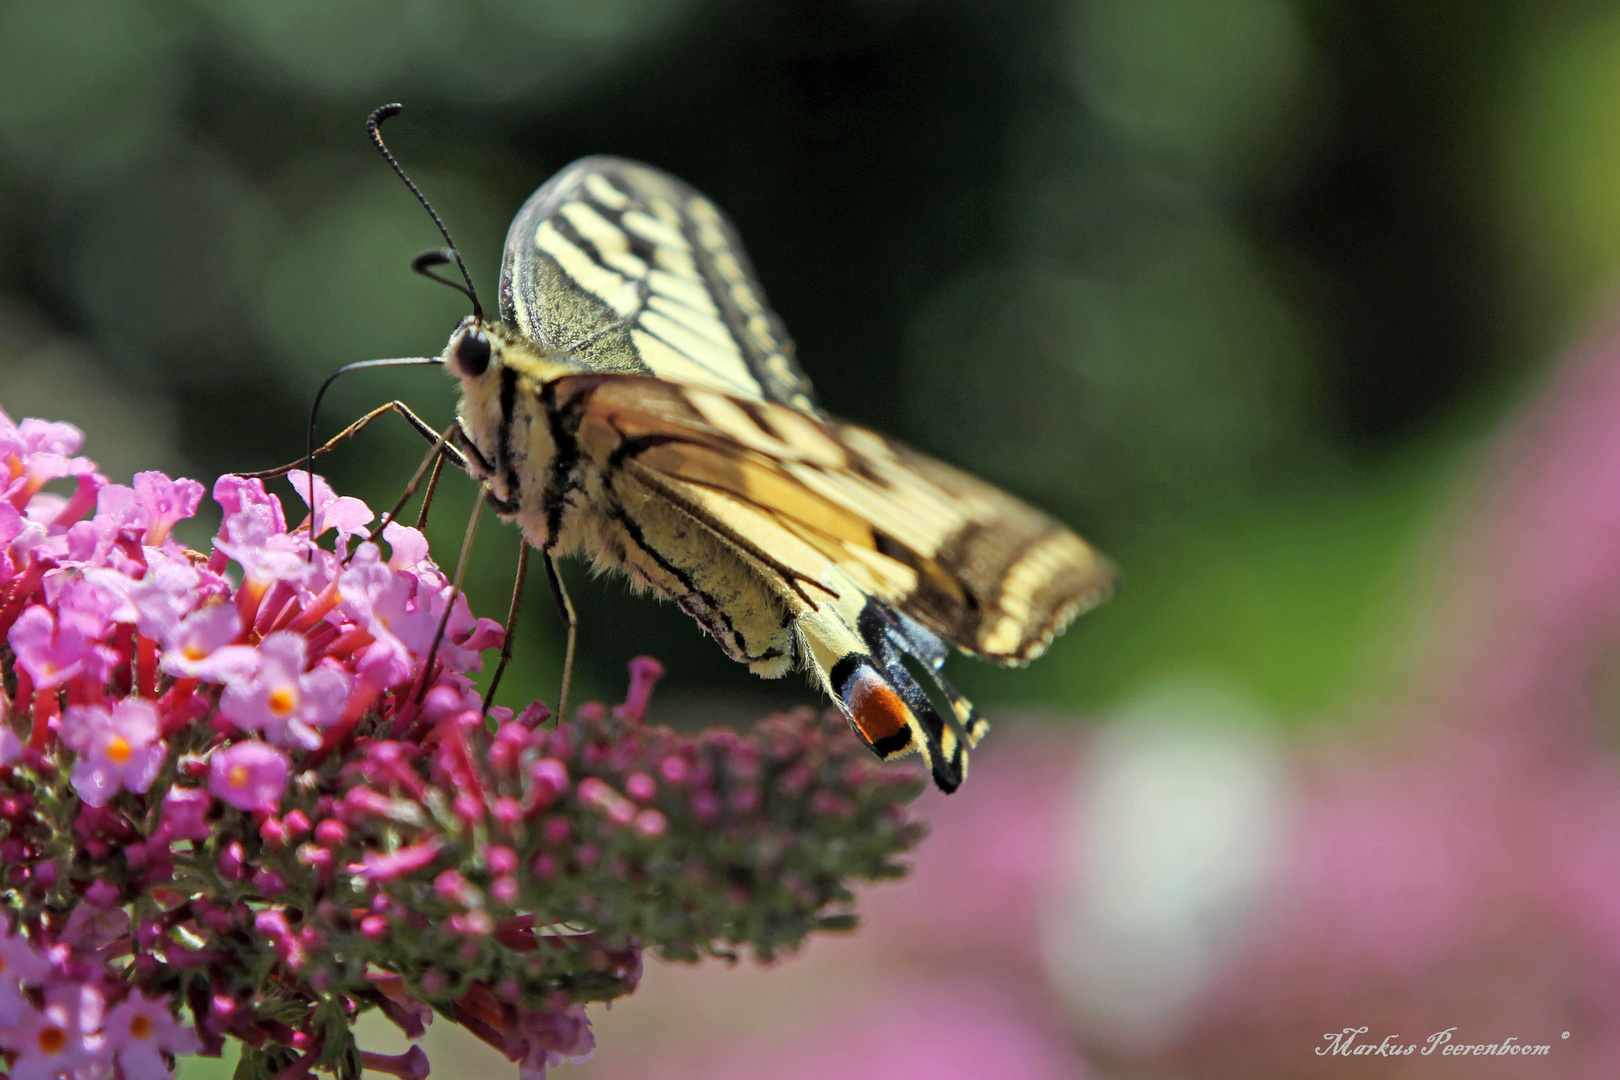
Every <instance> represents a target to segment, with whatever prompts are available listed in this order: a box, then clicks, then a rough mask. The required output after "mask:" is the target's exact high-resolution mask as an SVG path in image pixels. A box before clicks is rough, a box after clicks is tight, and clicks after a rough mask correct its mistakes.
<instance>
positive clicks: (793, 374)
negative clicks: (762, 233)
mask: <svg viewBox="0 0 1620 1080" xmlns="http://www.w3.org/2000/svg"><path fill="white" fill-rule="evenodd" d="M500 304H501V317H502V319H503V320H504V321H505V322H506V323H507V324H508V325H509V326H511V327H513V328H514V329H516V330H517V331H518V332H519V333H521V334H522V335H523V336H525V337H526V338H528V339H529V340H530V341H531V342H532V343H534V344H535V345H536V346H538V347H539V349H540V350H541V351H542V352H543V353H546V354H548V355H553V356H557V357H560V358H562V359H565V360H566V361H568V362H569V363H572V364H575V365H577V366H578V367H580V368H582V369H584V370H588V371H601V372H619V373H624V374H641V375H653V376H656V377H657V378H660V379H667V380H669V381H672V382H678V383H683V384H686V385H691V386H705V387H709V388H712V389H715V390H719V391H722V392H724V393H727V394H731V395H734V396H737V397H742V398H759V399H763V400H769V401H776V402H780V403H782V404H785V405H789V406H792V407H793V408H796V409H802V410H806V411H812V412H813V411H814V409H815V405H814V402H813V398H812V391H811V389H810V380H809V379H807V378H806V377H805V375H804V373H803V372H802V371H801V370H799V366H798V363H797V362H796V361H795V360H794V358H793V341H792V339H791V338H790V337H789V336H788V333H787V330H786V328H785V327H784V326H783V325H782V320H781V319H780V318H778V317H777V315H776V313H775V312H774V311H772V310H771V307H770V305H769V303H768V302H767V301H766V299H765V290H764V289H763V288H762V287H761V286H760V284H759V281H758V279H757V278H756V277H755V275H754V271H753V267H752V266H751V264H750V263H749V261H748V256H747V254H746V253H745V252H744V250H743V247H742V242H741V241H740V240H739V239H738V238H737V233H736V230H735V229H734V228H733V227H732V225H731V223H730V222H729V221H728V220H727V219H726V217H725V215H724V214H723V213H721V211H720V210H719V208H718V207H716V206H715V205H714V203H712V202H711V201H709V200H708V199H707V198H705V197H704V196H703V195H702V194H701V193H699V192H698V191H697V190H696V189H694V188H693V187H691V186H690V185H688V184H686V183H684V182H682V181H680V180H677V179H676V178H675V177H673V176H670V175H669V174H667V173H664V172H661V171H659V170H657V169H654V168H652V167H651V166H647V165H642V164H639V163H637V162H634V161H627V160H625V159H623V158H614V157H588V158H583V159H581V160H579V161H576V162H574V163H573V164H572V165H569V166H568V167H566V168H564V169H563V170H562V171H561V172H559V173H558V174H557V175H556V176H554V177H552V178H551V180H549V181H547V182H546V184H545V185H544V186H542V187H541V188H540V189H539V190H538V191H536V192H535V193H534V194H533V195H532V196H530V198H529V201H528V202H526V203H524V204H523V208H522V209H521V210H519V211H518V214H517V217H516V218H514V219H513V221H512V226H511V229H510V230H509V231H508V233H507V237H506V249H505V254H504V256H503V258H502V262H501V284H500Z"/></svg>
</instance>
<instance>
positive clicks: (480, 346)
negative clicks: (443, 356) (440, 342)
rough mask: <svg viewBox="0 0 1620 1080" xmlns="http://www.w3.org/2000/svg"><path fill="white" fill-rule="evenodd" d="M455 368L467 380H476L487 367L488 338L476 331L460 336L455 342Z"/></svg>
mask: <svg viewBox="0 0 1620 1080" xmlns="http://www.w3.org/2000/svg"><path fill="white" fill-rule="evenodd" d="M456 366H457V367H459V368H460V369H461V373H462V374H463V375H465V376H467V377H468V378H469V379H476V378H478V376H480V375H482V374H483V373H484V372H485V370H486V369H488V367H489V338H488V337H486V336H484V335H483V334H482V333H480V332H479V331H477V330H473V331H471V332H469V333H466V334H463V335H461V340H460V341H458V342H456Z"/></svg>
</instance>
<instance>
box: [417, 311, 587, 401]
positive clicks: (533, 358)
mask: <svg viewBox="0 0 1620 1080" xmlns="http://www.w3.org/2000/svg"><path fill="white" fill-rule="evenodd" d="M440 355H441V356H442V357H443V359H444V364H445V366H446V367H447V368H449V369H450V373H451V374H453V375H455V376H456V378H458V379H460V380H461V385H462V387H463V388H464V389H465V390H467V391H469V392H472V391H474V390H476V389H477V388H478V387H481V386H490V387H493V386H496V385H498V384H499V382H500V379H501V372H502V371H504V370H506V369H508V368H515V369H516V370H517V371H518V373H519V374H521V375H524V376H527V377H528V378H530V379H534V380H537V381H539V382H546V381H549V380H550V379H553V378H556V377H557V376H558V375H565V374H570V373H573V372H577V370H578V368H576V367H574V366H571V365H568V364H563V363H559V362H558V361H557V359H556V358H555V357H553V356H552V355H550V354H548V353H546V352H544V351H543V350H541V349H537V348H536V347H535V346H534V345H533V344H531V343H530V342H529V341H528V340H527V339H525V338H523V337H522V336H521V335H519V334H518V332H517V331H515V330H513V329H511V328H510V327H508V326H506V325H504V324H502V323H498V322H492V321H490V320H488V319H480V318H478V317H477V316H474V315H469V316H467V317H466V318H465V319H462V320H461V322H460V323H458V324H457V325H456V328H455V330H454V331H453V332H452V333H451V334H450V341H449V343H448V344H446V345H445V347H444V352H443V353H442V354H440Z"/></svg>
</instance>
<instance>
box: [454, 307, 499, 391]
mask: <svg viewBox="0 0 1620 1080" xmlns="http://www.w3.org/2000/svg"><path fill="white" fill-rule="evenodd" d="M502 344H503V343H502V342H501V335H500V334H499V328H498V327H494V326H491V325H490V324H488V323H486V322H485V321H484V320H483V319H479V318H476V317H474V316H471V315H469V316H467V318H465V319H462V320H461V322H460V324H459V325H457V327H456V329H455V332H454V333H452V334H451V335H450V343H449V344H448V345H446V346H445V347H444V362H445V364H446V365H447V366H448V367H449V368H450V371H451V372H452V373H453V374H455V375H456V376H457V377H458V378H460V379H461V380H462V382H464V383H471V382H474V381H476V380H479V379H482V378H483V377H484V376H486V375H488V374H489V371H490V368H492V367H499V366H500V365H499V362H498V361H499V355H500V350H501V348H502Z"/></svg>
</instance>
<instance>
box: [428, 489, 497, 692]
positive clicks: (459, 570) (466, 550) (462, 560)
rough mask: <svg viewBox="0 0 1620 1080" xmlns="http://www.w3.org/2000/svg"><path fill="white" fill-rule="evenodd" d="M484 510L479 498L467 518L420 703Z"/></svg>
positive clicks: (435, 635) (459, 596) (429, 655)
mask: <svg viewBox="0 0 1620 1080" xmlns="http://www.w3.org/2000/svg"><path fill="white" fill-rule="evenodd" d="M480 486H482V485H480ZM483 512H484V501H483V500H482V499H479V500H478V501H477V502H475V503H473V512H472V516H471V517H469V518H468V519H467V532H466V534H465V535H463V536H462V538H461V554H460V556H459V557H457V559H456V576H455V579H454V580H453V581H452V582H451V583H450V599H449V601H448V602H447V603H446V604H445V605H444V615H443V617H442V618H440V619H439V628H438V629H437V630H435V631H434V632H433V644H432V646H430V647H429V648H428V654H427V659H426V660H424V661H423V663H422V681H421V683H420V684H418V686H417V688H416V701H417V703H418V704H420V703H421V701H422V698H424V697H425V696H426V695H427V688H428V680H429V678H430V677H431V676H432V674H433V659H434V657H436V656H438V654H439V643H440V642H441V641H443V640H444V630H445V627H447V626H449V625H450V616H451V615H452V614H454V613H455V610H456V601H457V600H459V599H461V579H462V577H463V576H464V575H465V574H466V572H467V557H468V556H469V555H471V554H472V545H473V537H474V536H477V535H478V519H479V518H480V517H482V516H483Z"/></svg>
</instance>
